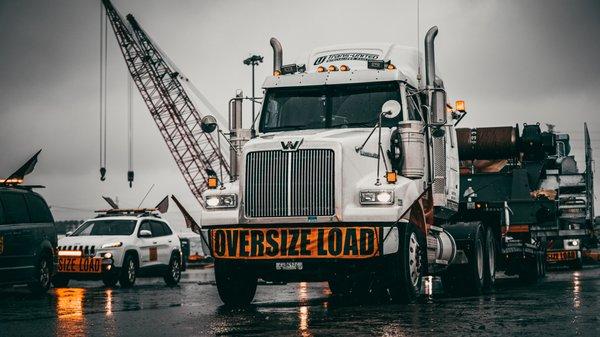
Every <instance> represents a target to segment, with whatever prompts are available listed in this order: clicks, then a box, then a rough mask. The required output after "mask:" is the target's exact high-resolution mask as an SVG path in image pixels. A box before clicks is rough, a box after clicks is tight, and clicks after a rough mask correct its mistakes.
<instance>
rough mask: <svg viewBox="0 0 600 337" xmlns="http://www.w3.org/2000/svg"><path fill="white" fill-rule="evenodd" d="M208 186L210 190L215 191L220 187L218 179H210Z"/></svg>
mask: <svg viewBox="0 0 600 337" xmlns="http://www.w3.org/2000/svg"><path fill="white" fill-rule="evenodd" d="M206 184H207V186H208V188H210V189H215V188H217V186H218V185H219V179H217V177H208V180H207V182H206Z"/></svg>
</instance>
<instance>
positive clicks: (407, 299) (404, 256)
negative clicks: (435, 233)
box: [389, 223, 427, 303]
mask: <svg viewBox="0 0 600 337" xmlns="http://www.w3.org/2000/svg"><path fill="white" fill-rule="evenodd" d="M399 231H400V233H399V235H398V236H399V245H398V254H396V255H394V256H393V260H392V261H391V266H390V274H391V275H390V276H391V277H390V285H389V292H390V296H391V299H392V302H394V303H411V302H414V301H415V300H416V299H417V298H418V297H419V294H420V291H421V277H422V276H423V273H424V272H425V264H426V263H427V256H426V255H425V254H426V249H425V243H424V240H423V235H422V234H421V233H420V232H419V231H418V229H417V228H416V227H415V225H413V224H411V223H408V224H406V226H404V227H403V228H399Z"/></svg>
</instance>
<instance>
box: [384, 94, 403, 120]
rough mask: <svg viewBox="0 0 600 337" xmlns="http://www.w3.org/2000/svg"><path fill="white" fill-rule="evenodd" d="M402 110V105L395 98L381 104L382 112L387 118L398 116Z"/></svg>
mask: <svg viewBox="0 0 600 337" xmlns="http://www.w3.org/2000/svg"><path fill="white" fill-rule="evenodd" d="M401 110H402V106H401V105H400V103H399V102H398V101H396V100H393V99H391V100H389V101H387V102H385V103H383V105H382V106H381V113H382V114H383V117H385V118H390V119H391V118H396V117H398V115H399V114H400V111H401Z"/></svg>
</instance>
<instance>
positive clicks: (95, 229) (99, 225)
mask: <svg viewBox="0 0 600 337" xmlns="http://www.w3.org/2000/svg"><path fill="white" fill-rule="evenodd" d="M136 222H137V221H136V220H90V221H87V222H85V223H84V224H83V225H81V226H80V227H79V228H77V230H76V231H75V232H74V233H73V234H72V235H71V236H96V235H131V234H133V231H134V230H135V224H136Z"/></svg>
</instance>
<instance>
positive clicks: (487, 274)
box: [483, 227, 496, 290]
mask: <svg viewBox="0 0 600 337" xmlns="http://www.w3.org/2000/svg"><path fill="white" fill-rule="evenodd" d="M484 252H485V258H484V277H483V285H484V289H485V290H490V289H492V288H493V287H494V283H496V239H495V237H494V232H493V231H492V228H491V227H487V228H486V230H485V247H484Z"/></svg>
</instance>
